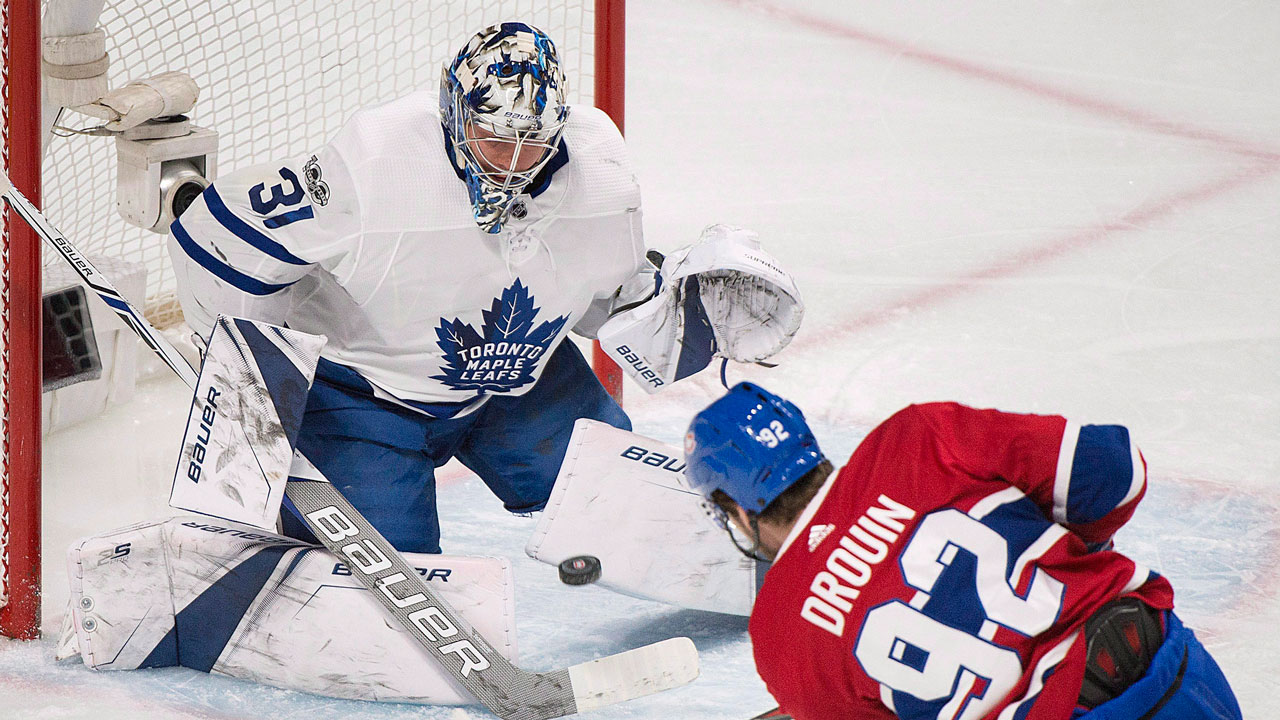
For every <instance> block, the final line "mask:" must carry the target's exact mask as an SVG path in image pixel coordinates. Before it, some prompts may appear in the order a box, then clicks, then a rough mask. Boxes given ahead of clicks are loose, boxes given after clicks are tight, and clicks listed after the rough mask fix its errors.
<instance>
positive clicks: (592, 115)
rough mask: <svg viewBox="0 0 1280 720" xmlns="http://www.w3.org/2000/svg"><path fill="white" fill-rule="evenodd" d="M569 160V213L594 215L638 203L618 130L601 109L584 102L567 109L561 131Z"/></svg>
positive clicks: (635, 206) (626, 154)
mask: <svg viewBox="0 0 1280 720" xmlns="http://www.w3.org/2000/svg"><path fill="white" fill-rule="evenodd" d="M564 143H565V146H566V147H567V148H568V154H569V162H568V164H567V167H566V168H564V169H565V170H567V171H568V172H567V173H565V175H566V177H567V179H568V180H569V198H570V200H571V203H572V205H573V208H572V209H571V210H570V209H568V208H566V210H569V212H570V213H573V212H577V213H582V214H596V213H601V212H610V211H614V210H617V211H621V210H627V209H634V208H637V207H639V206H640V185H639V183H638V182H637V181H636V175H635V170H634V169H633V168H632V166H631V159H630V157H629V155H628V153H627V148H626V145H625V144H624V143H623V141H622V133H620V132H618V126H617V125H614V123H613V120H612V119H610V118H609V116H608V115H607V114H605V112H604V111H603V110H600V109H598V108H594V107H591V106H588V105H575V106H573V107H572V108H571V109H570V112H569V122H568V124H567V125H566V127H565V131H564Z"/></svg>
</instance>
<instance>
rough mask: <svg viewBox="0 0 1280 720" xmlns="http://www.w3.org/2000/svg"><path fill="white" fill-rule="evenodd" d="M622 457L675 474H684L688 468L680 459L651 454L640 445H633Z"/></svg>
mask: <svg viewBox="0 0 1280 720" xmlns="http://www.w3.org/2000/svg"><path fill="white" fill-rule="evenodd" d="M622 457H624V458H626V459H628V460H635V461H636V462H638V463H642V464H644V465H649V466H651V467H656V468H662V469H663V470H670V471H671V472H673V473H681V472H684V469H685V467H687V466H686V465H685V464H684V461H682V460H680V458H676V457H672V456H670V455H664V454H662V453H658V452H651V451H649V450H645V449H644V448H642V447H640V446H639V445H632V446H631V447H629V448H627V449H626V450H623V451H622Z"/></svg>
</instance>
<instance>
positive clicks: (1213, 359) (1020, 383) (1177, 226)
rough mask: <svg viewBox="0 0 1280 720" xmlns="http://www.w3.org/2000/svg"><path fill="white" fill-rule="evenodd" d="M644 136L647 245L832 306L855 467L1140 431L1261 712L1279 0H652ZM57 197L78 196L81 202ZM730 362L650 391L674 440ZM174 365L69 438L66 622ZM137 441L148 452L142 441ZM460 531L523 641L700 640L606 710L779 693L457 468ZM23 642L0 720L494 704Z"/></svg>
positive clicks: (829, 396) (156, 438)
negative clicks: (493, 573)
mask: <svg viewBox="0 0 1280 720" xmlns="http://www.w3.org/2000/svg"><path fill="white" fill-rule="evenodd" d="M628 22H629V31H628V49H627V51H628V72H629V75H628V96H627V99H628V104H627V126H626V130H627V136H628V141H629V144H630V147H631V151H632V153H633V156H634V160H635V164H636V167H637V172H638V174H639V176H640V181H641V185H642V187H643V191H644V196H645V223H646V233H647V236H648V239H649V243H650V244H651V245H652V246H654V247H657V248H659V249H664V250H669V249H672V248H675V247H677V246H679V245H682V244H685V243H688V242H690V241H692V240H693V239H694V238H696V237H697V234H698V231H699V229H700V228H701V227H702V226H703V225H705V224H708V223H711V222H732V223H737V224H741V225H745V226H748V227H752V228H754V229H756V230H757V231H759V232H760V235H761V237H762V240H763V242H764V243H765V245H766V247H767V248H768V249H770V250H771V251H772V252H774V254H776V255H777V257H778V258H779V260H780V261H781V262H782V263H783V264H784V265H785V266H786V267H788V268H790V269H791V270H793V271H794V273H795V275H796V277H797V279H798V282H799V284H800V287H801V289H802V291H803V292H804V295H805V299H806V300H807V303H808V315H807V317H806V321H805V325H804V327H803V328H802V329H801V332H800V335H799V336H798V337H797V339H796V342H795V343H794V344H793V346H792V347H791V348H789V349H788V350H787V351H786V352H785V353H784V354H783V356H782V357H781V360H782V361H783V362H782V366H781V367H779V368H777V369H774V370H765V369H761V368H749V369H744V368H737V367H735V368H730V371H729V376H730V380H731V381H733V380H739V379H748V378H750V379H754V380H757V381H759V382H761V383H763V384H765V385H766V386H767V387H770V388H771V389H773V390H775V391H777V392H780V393H782V394H784V395H787V396H789V397H791V398H793V399H794V400H796V401H797V403H798V404H799V405H800V406H801V407H802V408H804V409H805V410H806V412H807V413H808V415H809V416H810V418H811V419H812V420H813V421H814V425H815V429H816V430H817V433H818V436H819V439H820V440H821V441H822V442H823V444H824V447H825V449H826V450H827V451H828V453H829V454H831V455H832V456H833V457H836V458H837V459H840V460H843V459H844V457H846V456H847V454H848V453H849V452H850V451H851V450H852V449H853V448H854V446H855V445H856V443H857V441H858V439H859V438H860V437H862V435H864V434H865V433H866V432H867V431H868V430H869V429H870V428H871V427H872V426H874V424H875V423H876V422H878V421H879V420H880V419H883V418H884V417H886V416H887V415H888V414H890V413H892V412H893V411H894V410H896V409H898V408H899V407H901V406H903V405H905V404H907V403H910V402H917V401H926V400H942V399H950V400H959V401H963V402H967V403H969V404H973V405H978V406H986V407H1000V408H1004V409H1009V410H1021V411H1028V412H1046V413H1050V412H1054V413H1063V414H1067V415H1069V416H1070V417H1072V418H1074V419H1077V420H1081V421H1085V422H1120V423H1125V424H1127V425H1129V426H1130V427H1131V428H1133V430H1134V433H1135V437H1136V438H1137V439H1138V441H1139V444H1140V446H1141V447H1142V449H1143V451H1144V452H1145V454H1146V458H1147V460H1148V462H1149V465H1150V475H1151V487H1150V492H1149V494H1148V497H1147V500H1146V501H1145V503H1144V505H1143V506H1142V508H1141V509H1140V510H1139V512H1138V514H1137V515H1136V517H1135V518H1134V520H1133V522H1132V523H1131V524H1130V526H1129V527H1127V528H1126V529H1125V530H1124V531H1123V532H1122V533H1121V535H1120V537H1119V547H1120V548H1121V549H1122V550H1124V551H1127V552H1130V553H1131V554H1133V555H1134V556H1135V557H1136V558H1138V559H1139V560H1141V561H1143V562H1145V563H1147V564H1149V565H1150V566H1152V567H1154V568H1155V569H1157V570H1159V571H1160V572H1163V573H1165V574H1166V575H1167V576H1168V577H1170V578H1171V580H1172V581H1173V584H1174V587H1175V588H1176V590H1177V597H1178V607H1179V612H1180V614H1181V615H1182V616H1183V618H1184V619H1185V620H1186V621H1187V623H1188V624H1189V625H1190V626H1191V627H1193V628H1195V629H1196V630H1197V632H1198V634H1199V635H1200V637H1201V638H1202V639H1203V640H1204V641H1205V644H1206V645H1207V646H1208V647H1209V648H1210V650H1211V651H1212V653H1213V654H1214V655H1215V656H1216V657H1217V658H1218V659H1219V661H1220V662H1221V664H1222V666H1223V668H1224V670H1225V672H1226V674H1227V676H1228V678H1229V679H1230V680H1231V682H1232V683H1233V685H1234V686H1235V688H1236V691H1237V693H1238V695H1239V697H1240V700H1241V704H1242V705H1243V707H1244V710H1245V716H1246V717H1269V716H1270V712H1271V711H1273V709H1274V708H1275V707H1276V701H1275V700H1274V698H1275V696H1276V689H1277V681H1276V675H1277V672H1280V643H1277V642H1275V640H1274V633H1275V628H1276V627H1277V626H1280V600H1278V599H1277V597H1280V493H1278V492H1277V488H1278V487H1280V474H1278V471H1280V292H1276V290H1275V282H1276V278H1277V277H1280V249H1278V248H1280V245H1278V243H1277V239H1278V238H1280V232H1278V231H1280V202H1278V201H1280V179H1278V178H1280V139H1277V137H1276V128H1278V127H1280V99H1278V98H1280V46H1277V45H1276V43H1275V42H1274V36H1275V29H1276V28H1277V27H1280V5H1276V4H1273V3H1264V2H1239V1H1231V0H1228V1H1227V2H1221V3H1204V2H1199V1H1198V0H1183V1H1171V2H1165V3H1160V4H1159V5H1158V6H1157V5H1155V4H1151V3H1136V4H1135V3H1125V4H1116V3H1104V2H1092V1H1090V2H1065V1H1063V2H1037V3H1019V4H1014V3H1003V2H994V0H969V1H968V2H964V3H953V2H944V1H943V0H936V1H930V2H925V1H917V2H912V3H880V4H872V3H848V2H844V1H843V0H823V1H821V2H819V1H816V0H815V1H812V2H798V1H797V2H787V1H786V0H763V1H760V2H748V1H746V0H739V1H733V0H679V1H677V0H646V1H645V2H634V3H631V7H630V8H629V13H628ZM54 220H55V221H56V218H54ZM718 387H719V386H718V381H717V379H716V378H715V377H714V373H711V372H707V373H704V374H703V375H702V376H699V377H698V378H695V379H694V380H692V381H690V382H685V383H682V384H680V385H677V386H675V387H673V388H671V389H670V390H669V391H668V392H666V393H664V394H662V395H658V396H655V397H647V396H645V395H643V394H642V393H641V392H640V391H638V390H636V389H635V388H632V391H631V393H630V395H629V399H628V407H629V409H630V411H631V413H632V415H633V417H634V418H635V420H636V425H637V430H638V431H640V432H642V433H645V434H648V435H652V436H654V437H657V438H659V439H663V440H665V441H668V442H676V441H678V440H679V438H680V436H681V435H682V434H683V429H684V426H685V424H686V423H687V422H688V419H689V417H690V415H691V414H692V413H693V412H695V411H696V410H697V409H699V408H700V407H701V406H702V405H703V404H705V403H706V402H708V401H709V400H710V399H712V398H713V397H715V396H716V394H717V391H718ZM181 393H182V388H181V386H180V384H179V383H177V382H174V381H159V382H152V383H149V384H147V385H146V386H144V387H143V388H142V389H141V391H140V393H139V394H140V397H139V399H138V400H137V401H136V402H134V403H133V404H132V405H131V406H128V407H126V408H123V409H120V410H116V411H113V412H112V413H110V414H109V415H107V416H104V417H102V418H99V419H97V420H94V421H92V422H90V423H88V424H86V425H83V426H81V427H79V428H77V429H75V430H72V431H68V432H64V433H62V434H60V435H57V436H55V437H53V438H50V439H49V440H48V442H47V443H46V460H45V473H46V483H47V484H46V490H45V507H46V510H45V521H46V524H47V531H46V532H47V540H46V543H45V553H46V559H47V563H46V564H47V570H46V574H45V579H46V585H47V588H48V589H47V593H46V596H45V602H44V613H45V631H46V634H47V635H50V636H52V635H56V631H57V628H58V625H59V622H60V620H61V617H62V604H63V603H64V602H65V598H66V587H65V586H66V581H65V579H64V577H63V574H62V570H61V564H60V558H61V556H62V554H63V552H64V549H65V547H66V546H67V544H68V543H69V542H70V541H71V540H72V539H74V538H75V537H77V536H80V535H84V534H89V533H92V532H97V531H101V530H104V529H107V528H110V527H115V526H119V525H123V524H126V523H129V522H133V521H136V520H141V519H144V518H149V517H154V516H157V515H160V514H162V513H164V512H165V504H164V499H165V496H166V495H167V489H168V483H169V480H170V477H171V475H172V472H173V463H174V452H175V450H176V448H177V446H178V442H179V436H180V433H181V426H182V419H183V416H184V413H185V406H184V405H183V401H182V398H181ZM133 447H138V448H139V449H140V451H139V452H137V453H135V452H134V451H133ZM443 475H444V477H445V478H446V479H445V481H444V484H443V487H442V489H441V505H442V515H443V524H444V532H445V546H446V549H447V550H449V551H450V552H472V551H474V552H477V553H480V552H483V553H492V552H503V553H507V554H509V555H511V556H512V557H513V558H515V560H516V579H517V583H518V595H517V607H518V613H519V621H518V622H519V633H520V638H519V644H520V647H521V653H522V657H521V662H522V664H523V665H525V666H527V667H529V668H531V669H546V668H551V667H556V666H564V665H567V664H571V663H575V662H580V661H583V660H586V659H590V658H592V657H595V656H598V655H602V654H607V653H612V652H617V651H621V650H624V649H628V648H631V647H635V646H638V645H640V644H643V643H647V642H652V641H656V640H660V639H663V638H666V637H671V636H674V635H680V634H686V635H689V636H691V637H693V639H694V641H695V642H696V643H697V645H698V647H699V650H700V651H701V653H702V667H703V674H702V677H700V678H699V679H698V680H697V681H696V682H694V683H693V684H692V685H690V686H688V687H686V688H683V689H680V690H676V691H672V692H669V693H666V694H664V695H660V696H656V697H652V698H647V699H643V700H639V701H636V702H633V703H630V704H627V705H622V706H618V707H614V708H609V709H606V710H602V711H599V712H596V713H594V715H593V717H600V718H642V717H680V718H689V719H692V720H710V719H712V718H746V717H750V716H752V715H754V714H755V713H757V712H760V711H763V710H765V709H767V708H768V707H771V706H772V705H771V703H770V700H769V698H768V696H767V693H766V692H765V690H764V688H763V686H762V684H761V683H760V681H759V680H758V679H757V678H756V676H755V674H754V671H753V669H752V665H751V662H750V645H749V642H748V640H747V639H746V635H745V621H744V620H743V619H740V618H732V617H723V616H718V615H713V614H707V613H697V612H689V611H681V610H676V609H672V608H668V607H663V606H660V605H655V604H652V603H645V602H642V601H639V600H633V599H630V598H625V597H621V596H616V595H612V594H610V593H608V592H606V591H602V590H599V589H597V588H592V587H585V588H569V587H566V586H563V585H561V584H560V583H559V582H558V581H557V579H556V573H555V570H554V568H550V567H547V566H542V565H540V564H538V563H535V562H533V561H531V560H528V559H527V558H525V557H524V556H523V554H522V552H521V548H522V547H523V545H524V541H525V539H526V538H527V537H528V534H529V533H530V532H531V531H532V527H533V521H532V520H529V519H525V518H516V517H510V516H508V515H506V514H505V513H503V512H502V510H501V508H500V506H499V503H498V502H497V501H496V500H495V499H493V498H492V497H491V496H490V495H489V494H488V493H487V491H486V490H485V489H484V487H483V486H482V485H481V484H480V483H479V482H478V481H476V480H475V479H474V478H471V477H470V476H468V475H467V474H466V473H465V471H463V470H461V469H459V468H457V467H456V466H450V467H449V468H446V469H445V471H444V473H443ZM52 655H53V645H52V640H49V639H46V640H44V641H41V642H38V643H29V644H19V643H0V718H23V719H32V720H34V719H39V720H53V719H58V720H61V719H64V718H65V719H72V718H75V719H79V718H97V719H99V720H116V719H117V718H119V719H123V718H130V719H131V720H134V719H137V718H201V719H205V718H207V719H223V718H227V719H232V718H234V719H240V718H268V717H269V718H273V719H279V720H289V719H294V718H297V719H302V718H306V719H307V720H330V719H333V720H337V719H339V718H343V719H346V718H378V719H382V718H439V719H442V720H443V719H445V718H460V717H464V716H465V717H475V718H480V717H487V716H488V715H487V714H486V713H485V712H484V711H483V709H481V708H467V709H465V710H462V711H457V710H453V709H447V708H413V707H406V706H375V705H370V704H361V703H352V702H339V701H333V700H326V699H323V698H316V697H310V696H305V695H299V694H295V693H289V692H285V691H281V690H275V689H271V688H264V687H258V686H253V685H250V684H246V683H242V682H237V681H232V680H227V679H223V678H213V677H208V676H204V675H201V674H198V673H194V672H188V671H184V670H162V671H149V672H138V673H101V674H94V673H90V672H88V671H87V670H85V669H84V668H83V666H80V665H77V664H65V665H58V664H55V663H54V662H53V660H52Z"/></svg>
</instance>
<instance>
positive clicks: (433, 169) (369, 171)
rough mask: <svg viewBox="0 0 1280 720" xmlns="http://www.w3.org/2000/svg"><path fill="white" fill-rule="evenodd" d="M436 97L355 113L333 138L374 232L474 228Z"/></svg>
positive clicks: (422, 94)
mask: <svg viewBox="0 0 1280 720" xmlns="http://www.w3.org/2000/svg"><path fill="white" fill-rule="evenodd" d="M435 97H436V96H435V94H434V93H429V92H426V91H419V92H414V93H410V94H408V95H405V96H403V97H400V98H396V99H395V100H391V101H389V102H385V103H381V104H378V105H371V106H367V107H365V108H363V109H361V110H359V111H357V112H356V113H355V114H354V115H352V116H351V118H350V119H349V120H348V121H347V123H346V125H344V126H343V128H342V130H341V131H340V132H339V133H338V135H337V136H335V137H334V139H333V140H332V142H330V144H329V146H328V148H326V150H327V152H330V153H334V154H337V155H338V156H340V157H341V159H342V162H343V163H344V164H345V166H346V169H347V171H348V172H349V173H350V177H351V184H352V187H353V188H354V189H355V191H356V192H358V193H359V195H360V207H361V214H362V222H363V227H364V228H365V230H366V231H368V232H378V231H404V230H411V229H414V230H437V229H442V228H465V229H470V228H472V227H473V226H474V224H475V223H474V221H473V220H472V215H471V204H470V201H469V200H468V199H467V189H466V185H465V184H464V183H463V182H461V181H460V180H459V179H458V176H457V172H456V171H455V170H454V168H453V165H452V164H451V163H450V162H449V156H448V151H447V149H446V147H445V141H444V134H443V130H442V129H441V126H440V116H439V115H438V114H437V112H436V109H435V105H434V102H435Z"/></svg>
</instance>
